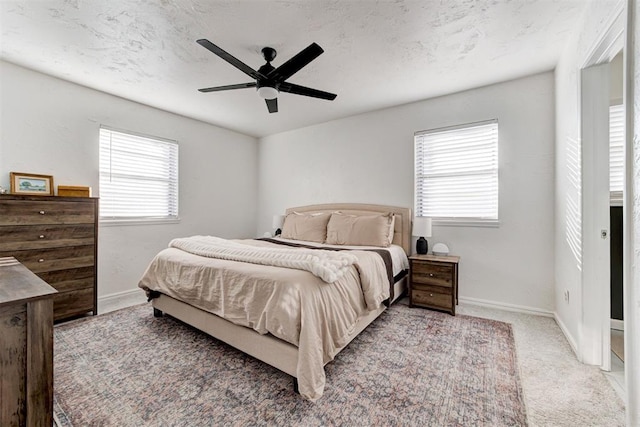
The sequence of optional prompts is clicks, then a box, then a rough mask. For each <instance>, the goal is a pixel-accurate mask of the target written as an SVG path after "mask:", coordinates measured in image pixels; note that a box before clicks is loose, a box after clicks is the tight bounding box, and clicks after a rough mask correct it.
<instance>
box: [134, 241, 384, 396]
mask: <svg viewBox="0 0 640 427" xmlns="http://www.w3.org/2000/svg"><path fill="white" fill-rule="evenodd" d="M239 242H242V243H245V244H250V245H253V246H257V247H278V246H279V245H276V244H273V243H269V242H264V241H258V240H242V241H239ZM300 250H308V249H300ZM350 253H351V254H353V255H354V256H355V257H356V258H357V261H356V263H355V264H353V265H352V266H351V267H349V269H348V270H347V272H346V273H345V274H344V275H343V276H342V277H341V278H340V279H339V280H337V281H335V282H333V283H326V282H324V281H323V280H322V279H320V278H318V277H316V276H314V275H313V274H311V273H310V272H308V271H303V270H296V269H291V268H283V267H274V266H265V265H258V264H251V263H244V262H237V261H229V260H224V259H216V258H208V257H202V256H198V255H194V254H191V253H188V252H185V251H183V250H180V249H177V248H168V249H165V250H163V251H162V252H160V253H159V254H158V255H157V256H156V257H155V258H154V259H153V260H152V261H151V264H150V265H149V267H148V268H147V271H146V272H145V273H144V275H143V277H142V279H141V280H140V283H139V286H140V287H141V288H143V289H145V290H146V291H149V290H154V291H158V292H161V293H163V294H166V295H169V296H171V297H174V298H176V299H179V300H181V301H184V302H186V303H189V304H191V305H193V306H196V307H198V308H201V309H203V310H206V311H208V312H211V313H214V314H216V315H218V316H220V317H223V318H225V319H227V320H229V321H231V322H233V323H235V324H238V325H242V326H247V327H250V328H253V329H254V330H256V331H257V332H259V333H261V334H266V333H270V334H272V335H274V336H276V337H278V338H280V339H283V340H285V341H287V342H289V343H291V344H294V345H296V346H297V347H298V349H299V355H298V367H297V378H298V386H299V390H300V394H301V395H302V396H303V397H305V398H307V399H309V400H316V399H318V398H319V397H321V396H322V393H323V390H324V385H325V374H324V365H325V364H326V363H327V362H329V361H330V360H332V359H333V357H334V356H335V355H336V354H337V352H338V351H339V349H340V348H342V347H343V346H344V345H345V344H346V342H347V339H348V337H349V335H350V333H351V332H352V331H353V329H354V327H355V324H356V322H357V320H358V319H359V318H360V317H361V316H363V315H365V314H366V313H367V312H368V311H371V310H374V309H377V308H379V307H380V305H381V304H382V302H383V301H384V300H386V299H387V298H388V297H389V282H388V278H387V272H386V268H385V265H384V262H383V261H382V258H381V257H380V256H379V255H378V254H376V253H374V252H367V251H358V250H355V251H350Z"/></svg>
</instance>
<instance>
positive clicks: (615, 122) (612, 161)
mask: <svg viewBox="0 0 640 427" xmlns="http://www.w3.org/2000/svg"><path fill="white" fill-rule="evenodd" d="M623 186H624V107H623V106H622V105H612V106H611V107H609V191H610V193H611V200H612V201H619V202H622V189H623Z"/></svg>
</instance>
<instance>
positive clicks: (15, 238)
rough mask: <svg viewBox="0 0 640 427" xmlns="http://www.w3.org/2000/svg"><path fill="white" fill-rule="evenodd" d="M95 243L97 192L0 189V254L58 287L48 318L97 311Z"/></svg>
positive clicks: (55, 318) (96, 237) (96, 233)
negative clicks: (2, 191) (25, 193)
mask: <svg viewBox="0 0 640 427" xmlns="http://www.w3.org/2000/svg"><path fill="white" fill-rule="evenodd" d="M97 243H98V199H97V198H89V197H86V198H85V197H54V196H19V195H0V257H6V256H13V257H15V258H17V259H18V261H20V262H21V263H22V264H24V265H25V266H26V267H27V268H28V269H30V270H31V271H33V272H34V273H36V274H37V275H38V276H39V277H40V278H41V279H43V280H44V281H45V282H47V283H49V284H50V285H51V286H53V287H54V288H55V289H56V290H57V291H58V292H59V293H58V294H56V295H55V296H54V299H53V317H54V320H60V319H65V318H68V317H72V316H77V315H80V314H84V313H87V312H90V311H91V312H93V314H97V309H98V306H97V289H96V286H97V262H96V261H97V250H98V249H97V248H98V245H97Z"/></svg>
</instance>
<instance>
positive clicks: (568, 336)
mask: <svg viewBox="0 0 640 427" xmlns="http://www.w3.org/2000/svg"><path fill="white" fill-rule="evenodd" d="M553 318H554V319H555V321H556V324H557V325H558V327H559V328H560V330H561V331H562V334H563V335H564V337H565V338H566V340H567V342H568V343H569V346H570V347H571V350H573V354H575V356H576V358H577V359H578V361H579V362H582V359H581V358H580V353H578V344H577V343H576V340H575V339H574V338H573V335H571V333H570V332H569V329H568V328H567V327H566V326H565V324H564V323H563V322H562V320H561V319H560V316H558V313H553Z"/></svg>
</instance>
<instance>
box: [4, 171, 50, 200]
mask: <svg viewBox="0 0 640 427" xmlns="http://www.w3.org/2000/svg"><path fill="white" fill-rule="evenodd" d="M10 177H11V194H27V195H37V196H53V176H51V175H40V174H35V173H22V172H11V173H10Z"/></svg>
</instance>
